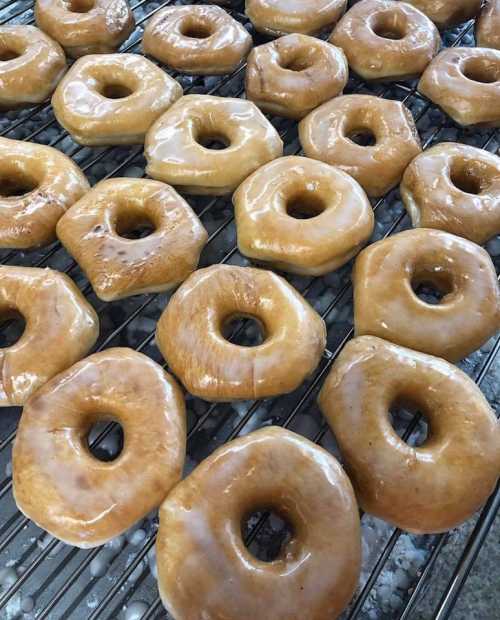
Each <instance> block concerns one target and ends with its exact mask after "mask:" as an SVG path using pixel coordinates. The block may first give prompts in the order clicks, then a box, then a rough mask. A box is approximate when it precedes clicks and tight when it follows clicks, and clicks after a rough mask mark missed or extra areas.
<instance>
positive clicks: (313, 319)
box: [156, 265, 326, 402]
mask: <svg viewBox="0 0 500 620" xmlns="http://www.w3.org/2000/svg"><path fill="white" fill-rule="evenodd" d="M235 317H250V318H254V319H256V320H257V321H258V322H259V323H260V324H261V325H262V329H263V332H265V334H264V337H265V340H264V342H263V343H262V344H260V345H258V346H256V347H243V346H238V345H235V344H232V343H230V342H229V341H227V340H226V339H225V338H224V336H223V335H222V329H223V327H224V325H225V324H227V323H228V322H229V321H231V319H233V318H235ZM156 339H157V342H158V347H159V349H160V351H161V352H162V355H163V357H164V358H165V360H167V362H168V365H169V367H170V368H171V369H172V371H173V372H174V373H175V374H176V375H177V377H179V379H180V380H181V381H182V383H183V384H184V386H185V387H186V389H187V390H188V391H189V392H191V394H194V395H195V396H199V397H200V398H203V399H204V400H209V401H225V402H228V401H232V400H249V399H257V398H267V397H269V396H277V395H278V394H285V393H287V392H291V391H292V390H294V389H295V388H297V387H298V386H299V385H300V384H301V383H302V382H303V381H304V379H305V378H306V377H307V376H308V375H309V374H311V373H312V372H313V370H314V369H315V368H316V366H317V365H318V363H319V360H320V358H321V355H322V353H323V350H324V348H325V343H326V329H325V324H324V322H323V320H322V319H321V318H320V317H319V315H318V314H317V313H316V312H315V311H314V310H313V309H312V308H311V306H310V305H309V304H308V303H307V301H306V300H305V299H304V298H303V297H301V296H300V295H299V293H297V291H296V290H295V289H294V288H293V287H292V286H291V285H290V284H288V282H287V281H286V280H284V279H283V278H281V277H280V276H278V275H276V274H274V273H272V272H271V271H265V270H262V269H253V268H250V267H234V266H229V265H214V266H212V267H207V268H205V269H199V270H198V271H195V272H194V273H193V274H191V275H190V276H189V278H188V279H187V280H186V281H185V282H184V283H183V284H182V285H181V286H180V287H179V289H178V290H177V291H176V292H175V293H174V295H173V296H172V298H171V300H170V302H169V303H168V305H167V307H166V309H165V310H164V312H163V314H162V315H161V317H160V320H159V321H158V326H157V330H156Z"/></svg>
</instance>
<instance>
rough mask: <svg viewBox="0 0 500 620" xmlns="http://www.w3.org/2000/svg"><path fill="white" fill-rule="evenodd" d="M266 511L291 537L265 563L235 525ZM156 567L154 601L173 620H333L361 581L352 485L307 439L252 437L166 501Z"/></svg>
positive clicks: (206, 464) (277, 433)
mask: <svg viewBox="0 0 500 620" xmlns="http://www.w3.org/2000/svg"><path fill="white" fill-rule="evenodd" d="M221 499H223V501H221ZM263 508H268V509H269V508H272V509H275V510H276V512H278V513H279V514H280V515H282V516H283V518H286V519H287V520H288V522H289V523H290V524H291V525H292V527H293V534H292V536H293V537H292V539H291V540H290V542H288V543H287V544H286V545H285V546H284V548H283V549H282V550H281V553H280V555H279V556H278V558H277V559H276V560H274V561H272V562H262V561H260V560H258V559H256V558H255V557H254V556H253V555H252V554H251V552H250V551H249V550H248V549H247V548H246V547H245V544H244V541H243V538H242V532H241V530H242V521H243V520H244V519H245V518H246V517H248V516H250V515H251V514H252V513H253V512H255V511H258V510H262V509H263ZM156 558H157V562H158V587H159V590H160V596H161V599H162V601H163V604H164V605H165V607H166V608H167V610H168V611H169V612H170V614H171V615H172V617H175V618H179V620H180V619H181V618H182V620H195V619H196V620H197V619H199V618H202V617H203V620H221V619H222V618H224V620H255V619H256V618H259V619H261V620H278V619H280V620H285V619H286V620H303V619H304V618H307V620H325V619H326V618H329V619H330V618H331V619H333V618H337V617H338V615H339V614H340V613H341V612H342V610H343V609H344V608H345V607H346V605H347V604H348V602H349V601H350V599H351V597H352V595H353V594H354V590H355V588H356V586H357V582H358V578H359V571H360V559H361V540H360V528H359V516H358V509H357V506H356V500H355V498H354V494H353V491H352V487H351V484H350V482H349V479H348V478H347V476H346V475H345V473H344V472H343V470H342V468H341V466H340V465H339V463H338V462H337V461H336V459H335V458H334V457H333V456H331V455H330V454H329V453H328V452H326V451H325V450H323V448H320V447H318V446H316V445H315V444H313V443H312V442H310V441H308V440H307V439H304V438H303V437H300V436H299V435H296V434H295V433H292V432H290V431H286V430H283V429H281V428H278V427H271V428H266V429H262V430H258V431H255V432H253V433H250V434H249V435H247V436H246V437H243V438H241V439H237V440H235V441H232V442H231V443H229V444H227V445H225V446H222V447H221V448H219V449H218V450H216V451H215V452H214V453H213V454H212V455H211V456H210V457H208V458H207V459H205V460H204V461H203V462H202V463H201V465H199V466H198V467H197V468H196V469H195V470H194V471H193V473H191V474H190V476H189V477H188V478H186V479H185V480H183V481H182V482H181V483H179V484H178V485H177V486H176V487H175V488H174V490H173V491H172V492H171V493H170V494H169V495H168V497H167V499H166V500H165V501H164V503H163V504H162V506H161V508H160V529H159V530H158V537H157V542H156ZM200 610H202V611H200ZM200 614H201V615H200Z"/></svg>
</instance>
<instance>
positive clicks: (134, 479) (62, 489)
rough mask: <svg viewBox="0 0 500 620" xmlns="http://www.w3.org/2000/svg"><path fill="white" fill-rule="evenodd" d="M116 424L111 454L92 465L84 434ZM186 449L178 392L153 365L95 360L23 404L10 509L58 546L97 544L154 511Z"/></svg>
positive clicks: (98, 356) (124, 354)
mask: <svg viewBox="0 0 500 620" xmlns="http://www.w3.org/2000/svg"><path fill="white" fill-rule="evenodd" d="M105 420H113V421H115V422H119V423H120V424H121V426H122V428H123V434H124V437H125V440H124V447H123V450H122V452H121V453H120V454H119V456H118V457H117V458H116V459H115V460H113V461H110V462H105V461H101V460H99V459H98V458H97V457H95V456H94V455H93V454H92V453H91V452H90V450H89V446H88V440H87V435H88V432H89V431H90V429H91V428H92V426H93V425H94V424H96V423H97V422H102V421H105ZM185 446H186V420H185V407H184V398H183V395H182V392H181V390H180V388H179V386H178V385H177V383H176V382H175V381H174V380H173V378H172V377H170V376H169V375H168V374H167V373H165V372H164V371H163V369H162V368H161V366H159V365H158V364H156V362H153V360H151V359H149V358H148V357H146V356H145V355H142V353H137V352H136V351H133V350H132V349H127V348H115V349H108V350H106V351H102V352H100V353H95V354H94V355H91V356H89V357H87V358H85V359H84V360H82V361H81V362H79V363H77V364H75V365H74V366H72V367H71V368H69V369H68V370H66V371H65V372H62V373H61V374H59V375H57V377H54V379H52V380H51V381H49V382H48V383H47V384H45V385H44V386H43V387H42V388H41V389H40V390H38V392H37V393H36V394H35V395H34V396H33V397H32V398H30V399H29V401H28V402H27V403H26V405H25V407H24V410H23V415H22V416H21V422H20V424H19V428H18V431H17V436H16V440H15V443H14V450H13V458H12V479H13V489H14V498H15V501H16V504H17V506H18V508H19V510H20V511H21V512H22V513H23V514H25V515H26V516H27V517H28V518H30V519H31V520H32V521H34V522H35V523H36V524H37V525H38V526H39V527H42V528H43V529H44V530H47V531H48V532H49V533H50V534H52V535H53V536H55V537H56V538H59V539H60V540H62V541H64V542H65V543H67V544H70V545H75V546H77V547H82V548H88V547H97V546H99V545H102V544H104V543H105V542H107V541H109V540H111V539H112V538H114V537H115V536H118V535H119V534H121V533H122V532H124V531H125V530H127V529H128V528H129V527H131V526H132V525H133V524H134V523H136V522H137V521H139V519H142V518H143V517H145V516H146V515H147V514H148V513H149V512H151V510H153V509H154V508H156V507H157V506H159V505H160V503H161V502H162V501H163V499H164V498H165V496H166V495H167V493H168V492H169V491H170V489H171V488H172V487H173V486H174V485H175V484H176V483H177V482H178V481H179V480H180V478H181V474H182V468H183V465H184V454H185Z"/></svg>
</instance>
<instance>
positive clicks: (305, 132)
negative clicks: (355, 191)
mask: <svg viewBox="0 0 500 620" xmlns="http://www.w3.org/2000/svg"><path fill="white" fill-rule="evenodd" d="M364 134H368V135H371V136H373V138H374V140H375V144H374V145H373V146H361V145H360V144H357V143H356V142H353V140H352V139H351V138H355V137H356V136H358V135H364ZM299 137H300V143H301V145H302V148H303V149H304V152H305V154H306V155H307V156H308V157H312V158H313V159H319V160H321V161H324V162H326V163H327V164H331V165H332V166H338V167H339V168H340V169H341V170H343V171H344V172H347V174H350V175H351V176H352V177H354V178H355V179H356V181H358V183H359V184H360V185H361V186H362V187H363V189H364V190H365V191H366V193H367V194H368V195H369V196H375V197H376V196H383V195H384V194H386V193H387V192H388V191H389V190H390V189H392V188H393V187H394V186H395V185H397V184H398V183H399V181H400V180H401V177H402V175H403V172H404V170H405V168H406V166H407V165H408V164H409V163H410V161H411V160H412V159H413V158H414V157H415V156H416V155H418V154H419V153H420V151H421V146H420V138H419V136H418V132H417V128H416V127H415V122H414V120H413V117H412V115H411V112H410V111H409V110H408V108H406V107H405V106H404V105H403V104H402V103H400V102H399V101H390V100H388V99H381V98H380V97H373V96H372V95H343V96H342V97H337V98H336V99H333V100H332V101H328V102H327V103H324V104H323V105H322V106H320V107H319V108H317V109H316V110H313V112H311V113H310V114H309V115H308V116H306V118H304V119H303V120H302V121H301V122H300V124H299Z"/></svg>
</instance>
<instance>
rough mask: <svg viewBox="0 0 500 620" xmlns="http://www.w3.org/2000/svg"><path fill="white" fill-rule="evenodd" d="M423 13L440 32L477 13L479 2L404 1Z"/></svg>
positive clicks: (442, 0) (477, 0) (469, 0)
mask: <svg viewBox="0 0 500 620" xmlns="http://www.w3.org/2000/svg"><path fill="white" fill-rule="evenodd" d="M405 2H406V3H407V4H411V5H413V6H414V7H416V8H417V9H419V10H420V11H422V13H425V15H427V17H429V19H431V20H432V21H433V22H434V23H435V24H436V26H437V27H438V28H439V29H440V30H445V29H446V28H451V27H452V26H458V25H459V24H463V23H464V22H468V21H469V19H473V18H474V17H476V15H477V14H478V13H479V10H480V8H481V0H440V1H439V2H436V0H405Z"/></svg>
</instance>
